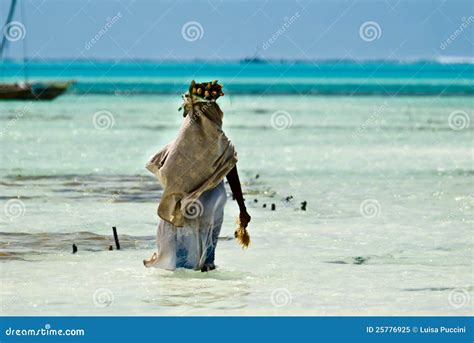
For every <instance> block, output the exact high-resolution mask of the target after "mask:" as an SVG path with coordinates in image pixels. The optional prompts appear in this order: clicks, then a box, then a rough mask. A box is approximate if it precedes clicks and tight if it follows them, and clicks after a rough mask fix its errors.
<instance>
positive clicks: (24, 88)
mask: <svg viewBox="0 0 474 343" xmlns="http://www.w3.org/2000/svg"><path fill="white" fill-rule="evenodd" d="M16 4H17V0H12V1H11V3H10V10H9V12H8V16H7V20H6V22H5V26H4V27H7V25H8V23H10V22H11V21H12V19H13V15H14V13H15V8H16ZM8 42H9V40H8V39H7V32H6V30H3V37H2V40H1V42H0V60H3V53H4V51H5V49H6V47H7V45H8ZM23 60H24V61H23V63H24V65H25V67H24V69H25V81H24V82H17V83H2V82H0V100H52V99H55V98H56V97H58V96H60V95H61V94H63V93H64V92H65V91H67V90H68V88H69V87H70V86H71V85H72V84H74V83H75V81H49V82H41V81H34V82H33V81H27V75H26V66H27V63H26V61H25V56H23Z"/></svg>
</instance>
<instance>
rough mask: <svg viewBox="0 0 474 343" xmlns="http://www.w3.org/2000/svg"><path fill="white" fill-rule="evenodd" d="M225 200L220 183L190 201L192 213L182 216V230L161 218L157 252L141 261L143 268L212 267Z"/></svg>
mask: <svg viewBox="0 0 474 343" xmlns="http://www.w3.org/2000/svg"><path fill="white" fill-rule="evenodd" d="M226 199H227V195H226V191H225V187H224V182H223V181H221V182H220V183H219V185H218V186H217V187H215V188H213V189H210V190H207V191H205V192H204V193H203V194H201V196H200V197H199V198H198V199H197V200H195V201H194V203H193V208H192V210H190V211H189V212H187V213H186V214H185V216H184V224H183V227H176V226H174V225H173V224H171V223H169V222H167V221H165V220H163V219H161V220H160V222H159V224H158V230H157V234H156V242H157V246H158V252H157V253H155V254H154V255H153V256H152V258H151V259H149V260H147V261H145V265H146V266H147V267H151V266H153V267H158V268H163V269H169V270H174V269H175V268H188V269H195V270H200V269H202V268H203V267H211V268H212V267H214V258H215V251H216V245H217V239H218V237H219V233H220V231H221V227H222V221H223V217H224V205H225V203H226Z"/></svg>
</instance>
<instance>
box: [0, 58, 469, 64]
mask: <svg viewBox="0 0 474 343" xmlns="http://www.w3.org/2000/svg"><path fill="white" fill-rule="evenodd" d="M25 62H26V63H38V64H48V63H75V62H76V63H77V62H83V63H144V64H156V63H160V64H174V63H189V64H194V63H213V64H376V63H379V64H387V65H406V64H467V65H470V64H474V57H471V56H440V57H437V58H407V59H390V58H388V59H383V58H374V59H370V58H366V59H356V58H314V59H298V58H296V59H288V58H262V57H244V58H229V59H205V58H194V59H185V58H183V59H168V58H83V57H80V58H78V57H64V58H56V57H52V58H25V59H21V58H4V59H3V64H5V63H25Z"/></svg>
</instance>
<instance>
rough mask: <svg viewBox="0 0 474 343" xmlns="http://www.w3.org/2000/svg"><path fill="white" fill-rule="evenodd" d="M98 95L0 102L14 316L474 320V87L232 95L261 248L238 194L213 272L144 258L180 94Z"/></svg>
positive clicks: (0, 234)
mask: <svg viewBox="0 0 474 343" xmlns="http://www.w3.org/2000/svg"><path fill="white" fill-rule="evenodd" d="M457 67H459V66H456V68H457ZM265 68H267V67H265ZM400 68H401V67H400ZM407 68H408V69H411V68H412V67H411V66H409V67H407ZM85 69H87V68H85ZM88 72H89V73H91V74H93V72H91V71H88ZM206 72H209V70H208V71H206ZM406 72H407V73H408V72H409V71H406ZM40 73H44V74H45V75H46V74H48V73H47V72H46V71H44V70H38V75H37V76H38V77H39V74H40ZM53 74H54V73H51V74H48V75H50V76H51V77H53V76H54V75H53ZM75 75H77V74H75ZM69 76H70V75H68V77H69ZM93 77H95V78H97V75H95V76H93ZM117 77H118V76H117ZM167 77H169V78H170V79H176V81H173V82H175V84H176V85H178V84H179V83H180V82H184V81H181V79H179V78H177V76H171V75H168V76H167ZM180 77H181V76H180ZM182 77H183V80H184V78H185V76H184V75H182ZM227 77H229V79H232V78H231V76H230V75H228V76H227ZM295 77H296V76H295ZM120 78H123V79H125V80H126V82H127V83H132V82H135V81H132V80H131V79H129V78H127V76H125V75H121V76H120ZM297 78H298V79H301V78H302V77H297ZM148 79H150V80H151V81H150V82H156V83H160V82H161V81H160V80H161V79H160V78H159V77H152V76H149V77H148ZM434 79H436V80H440V79H441V77H439V78H438V77H436V78H433V80H434ZM99 80H100V81H101V82H102V83H103V84H108V83H109V82H110V83H113V82H112V81H113V80H108V79H106V78H99ZM259 80H260V81H259V82H260V83H262V84H263V83H266V84H267V85H270V84H272V82H273V80H272V79H268V78H264V77H262V76H261V75H260V76H259ZM282 80H283V79H280V81H279V82H280V83H284V82H283V81H282ZM469 80H471V79H470V78H469V77H466V78H464V79H458V80H457V81H455V80H454V79H450V78H449V77H448V78H446V80H445V82H446V83H450V82H451V81H455V82H458V81H459V82H461V81H462V82H471V81H472V80H471V81H469ZM236 81H238V82H237V83H239V84H241V85H242V86H243V85H244V82H243V81H242V80H241V79H239V78H237V79H236ZM300 81H301V80H300ZM300 81H298V82H300ZM333 81H334V82H339V81H340V79H338V78H334V80H333ZM81 82H82V81H80V82H79V84H78V85H80V83H81ZM301 82H303V81H301ZM305 82H306V81H305ZM399 82H401V83H403V82H404V81H399ZM411 82H413V83H414V84H415V85H416V82H415V81H413V80H412V81H411ZM433 82H434V81H433ZM436 82H438V81H436ZM373 83H375V81H374V82H373ZM228 84H229V88H230V84H232V82H230V83H228ZM308 84H310V82H309V81H308ZM107 87H112V84H108V86H107ZM176 91H177V93H179V90H176ZM181 91H182V89H181ZM97 93H100V92H92V93H86V92H81V91H78V90H76V91H72V92H71V93H70V94H66V95H64V96H63V97H60V98H58V99H57V100H55V101H53V102H35V103H24V102H0V129H1V133H2V135H1V137H0V142H1V147H2V150H1V151H2V158H1V164H0V175H1V180H2V181H1V183H0V194H1V201H2V204H1V206H2V212H0V219H1V220H0V256H1V260H2V261H1V262H0V268H1V274H2V287H1V289H0V292H1V306H2V307H1V308H2V313H5V314H111V315H113V314H129V315H140V314H142V315H206V314H221V315H239V314H289V315H294V314H311V315H379V314H386V315H415V314H420V315H421V314H423V315H469V314H472V312H473V304H472V298H473V291H474V285H473V283H472V280H473V279H472V268H473V262H472V261H473V260H472V256H473V241H472V227H473V220H474V218H473V212H472V207H473V205H474V196H473V193H472V190H473V187H472V186H473V175H474V169H473V155H472V153H473V150H472V148H473V146H472V143H473V140H472V138H473V137H472V135H473V129H472V127H473V126H472V120H473V112H472V108H473V107H474V106H473V105H474V100H473V98H472V97H470V96H456V95H451V96H434V95H433V96H415V95H406V96H394V97H390V96H377V95H372V96H344V95H340V96H323V95H318V96H317V95H294V94H284V95H276V94H266V93H264V92H260V93H258V94H233V92H232V91H230V90H228V91H227V94H226V96H224V97H223V98H222V99H221V101H220V103H221V107H222V109H223V110H224V112H225V116H224V129H225V131H226V132H227V134H228V136H229V137H230V138H231V140H232V141H233V142H234V144H235V145H236V147H237V151H238V153H239V163H238V167H239V172H240V174H241V179H242V182H243V188H244V192H245V198H246V201H247V203H248V207H249V212H250V214H251V215H252V222H251V224H250V227H249V230H250V234H251V237H252V245H251V247H250V248H249V249H248V250H246V251H243V250H241V249H240V247H239V246H238V244H237V243H236V242H235V241H234V240H233V239H232V235H233V231H234V227H235V224H234V220H235V217H236V216H237V214H238V209H237V206H236V204H235V202H233V201H231V200H230V199H229V201H228V204H227V206H226V214H225V219H224V226H223V229H222V234H221V240H220V242H219V244H218V248H217V261H216V262H217V265H218V270H216V271H215V272H211V273H208V274H202V273H196V272H192V271H182V270H180V271H176V272H169V271H161V270H147V269H145V268H144V267H143V266H142V264H141V260H142V259H143V258H146V257H149V256H150V255H151V253H152V252H153V248H154V241H153V236H154V234H155V229H156V223H157V217H156V212H155V211H156V207H157V203H158V201H159V197H160V193H161V189H160V187H159V185H158V184H157V182H156V181H155V180H154V179H153V177H152V176H151V174H149V173H148V172H147V171H146V170H145V169H144V164H145V162H146V161H147V159H148V157H149V156H150V155H152V154H153V153H155V152H156V151H157V150H158V149H159V148H161V147H162V146H163V145H164V144H166V143H167V142H169V141H170V140H171V139H173V137H175V135H176V132H177V130H178V128H179V125H180V122H181V120H182V116H181V113H180V112H178V111H177V108H178V107H179V106H180V104H181V101H180V97H179V96H178V95H173V94H153V95H151V94H134V93H133V92H126V93H121V92H118V93H114V92H113V93H107V94H97ZM158 93H160V92H158ZM257 175H258V177H257ZM228 191H229V190H228ZM290 196H292V198H289V199H288V200H286V198H287V197H290ZM303 201H306V202H307V207H306V211H303V210H301V202H303ZM264 204H265V205H266V206H265V207H264ZM271 204H275V206H276V210H275V211H271V209H270V208H271ZM112 226H116V227H117V228H118V232H119V234H120V238H121V241H122V247H123V249H122V250H121V251H115V250H114V251H108V248H109V245H113V244H114V243H113V238H112V235H111V227H112ZM73 243H75V244H76V245H77V246H78V249H79V252H78V253H77V254H74V255H73V254H72V253H71V251H72V247H71V246H72V244H73Z"/></svg>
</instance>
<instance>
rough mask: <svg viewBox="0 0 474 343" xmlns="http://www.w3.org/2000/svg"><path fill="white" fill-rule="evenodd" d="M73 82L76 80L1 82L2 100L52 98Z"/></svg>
mask: <svg viewBox="0 0 474 343" xmlns="http://www.w3.org/2000/svg"><path fill="white" fill-rule="evenodd" d="M72 84H74V81H65V82H49V83H48V82H32V83H0V100H52V99H54V98H56V97H58V96H59V95H61V94H63V93H64V92H65V91H66V90H67V89H68V88H69V87H70V86H71V85H72Z"/></svg>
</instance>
